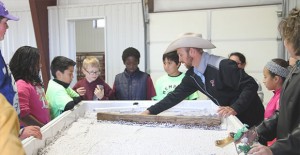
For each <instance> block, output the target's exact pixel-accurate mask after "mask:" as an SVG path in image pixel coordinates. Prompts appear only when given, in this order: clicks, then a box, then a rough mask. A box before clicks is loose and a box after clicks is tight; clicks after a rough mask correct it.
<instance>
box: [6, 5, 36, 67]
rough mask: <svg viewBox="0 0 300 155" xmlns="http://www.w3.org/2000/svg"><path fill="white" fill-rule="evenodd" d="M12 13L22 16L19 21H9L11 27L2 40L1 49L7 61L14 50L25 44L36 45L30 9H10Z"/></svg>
mask: <svg viewBox="0 0 300 155" xmlns="http://www.w3.org/2000/svg"><path fill="white" fill-rule="evenodd" d="M10 14H12V15H14V16H17V17H19V18H20V20H19V21H8V26H9V29H8V30H7V31H6V34H5V38H4V40H3V41H2V42H1V50H2V54H3V56H4V59H5V61H6V63H8V62H9V60H10V58H11V57H12V56H13V54H14V52H15V51H16V50H17V49H18V48H19V47H20V46H24V45H29V46H33V47H36V46H37V45H36V41H35V35H34V30H33V23H32V18H31V13H30V10H27V11H10Z"/></svg>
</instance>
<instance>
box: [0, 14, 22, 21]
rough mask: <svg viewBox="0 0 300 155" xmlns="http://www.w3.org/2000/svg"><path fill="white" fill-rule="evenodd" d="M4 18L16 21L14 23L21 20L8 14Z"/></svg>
mask: <svg viewBox="0 0 300 155" xmlns="http://www.w3.org/2000/svg"><path fill="white" fill-rule="evenodd" d="M3 17H5V18H7V19H8V20H14V21H18V20H19V18H18V17H15V16H13V15H10V14H7V15H5V16H3Z"/></svg>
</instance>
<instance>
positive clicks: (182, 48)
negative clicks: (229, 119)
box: [142, 33, 264, 127]
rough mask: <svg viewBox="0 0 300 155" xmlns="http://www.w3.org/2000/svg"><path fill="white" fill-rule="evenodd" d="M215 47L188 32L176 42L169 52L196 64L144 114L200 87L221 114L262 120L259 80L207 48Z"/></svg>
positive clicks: (247, 120)
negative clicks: (173, 88)
mask: <svg viewBox="0 0 300 155" xmlns="http://www.w3.org/2000/svg"><path fill="white" fill-rule="evenodd" d="M212 48H215V46H214V45H213V44H212V43H211V42H209V41H208V40H205V39H203V38H202V36H201V34H195V33H186V34H184V35H181V36H180V37H179V38H178V39H176V40H175V41H173V42H172V43H171V44H170V45H169V46H168V48H167V50H166V52H165V53H168V52H171V51H174V50H177V53H178V55H179V61H180V62H182V63H185V65H186V66H192V67H191V68H189V70H188V71H187V72H186V75H185V77H184V78H183V79H182V82H181V84H180V85H178V86H177V87H176V89H175V90H174V91H173V92H171V93H169V94H168V95H167V96H166V97H165V98H164V99H163V100H161V101H160V102H158V103H157V104H155V105H153V106H151V107H149V108H148V109H147V110H146V111H144V112H143V113H142V114H158V113H160V112H162V111H164V110H166V109H169V108H171V107H173V106H175V105H176V104H178V103H179V102H181V101H182V100H183V99H184V98H186V97H187V96H189V95H191V94H192V93H194V92H195V91H197V90H199V91H200V92H202V93H203V94H205V95H206V96H207V97H209V98H210V99H211V100H212V101H213V102H214V103H215V104H217V105H218V106H219V109H218V113H219V115H220V116H224V117H226V116H229V115H235V116H237V117H238V118H239V119H240V121H241V122H242V123H245V124H248V125H249V127H252V126H254V125H258V124H259V123H261V122H262V121H263V119H264V106H263V104H262V103H261V100H260V99H259V97H258V95H257V93H256V92H257V89H258V85H257V83H256V82H255V80H254V79H253V78H252V77H251V76H249V75H248V74H247V73H245V71H244V70H242V69H239V68H238V66H237V63H236V62H235V61H232V60H229V59H226V58H224V57H220V56H215V55H211V54H209V53H207V52H204V51H203V49H212Z"/></svg>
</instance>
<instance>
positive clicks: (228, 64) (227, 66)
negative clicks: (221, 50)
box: [220, 59, 258, 114]
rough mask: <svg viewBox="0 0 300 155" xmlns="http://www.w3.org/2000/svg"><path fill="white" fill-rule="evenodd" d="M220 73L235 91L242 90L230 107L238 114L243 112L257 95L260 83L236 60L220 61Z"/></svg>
mask: <svg viewBox="0 0 300 155" xmlns="http://www.w3.org/2000/svg"><path fill="white" fill-rule="evenodd" d="M220 74H221V77H222V80H223V82H224V84H225V85H226V86H227V87H231V88H232V89H233V90H235V91H240V92H241V93H240V95H239V97H238V99H237V100H236V101H235V103H233V104H232V105H231V106H230V107H231V108H232V109H234V110H235V112H236V113H237V114H240V113H243V112H244V111H245V110H246V109H248V107H249V106H250V105H251V102H252V101H253V100H252V99H253V98H254V97H257V89H258V85H257V83H256V81H255V80H254V79H253V78H252V77H251V76H249V75H248V74H247V73H246V72H245V71H244V70H243V69H239V68H238V66H237V65H236V63H235V62H234V61H231V60H228V59H224V60H223V61H221V63H220Z"/></svg>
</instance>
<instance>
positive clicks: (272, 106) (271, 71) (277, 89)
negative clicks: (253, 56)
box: [263, 58, 289, 146]
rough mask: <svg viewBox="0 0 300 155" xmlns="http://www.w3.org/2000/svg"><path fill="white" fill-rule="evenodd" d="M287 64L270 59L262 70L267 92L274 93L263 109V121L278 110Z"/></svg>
mask: <svg viewBox="0 0 300 155" xmlns="http://www.w3.org/2000/svg"><path fill="white" fill-rule="evenodd" d="M288 67H289V64H288V63H287V61H285V60H283V59H279V58H277V59H272V61H270V62H268V63H267V64H266V66H265V68H264V71H263V74H264V84H265V86H266V88H267V89H268V90H271V91H273V92H274V95H273V97H272V98H271V99H270V101H269V102H268V104H267V106H266V109H265V119H269V118H270V117H272V116H273V115H274V113H275V111H276V110H279V98H280V93H281V89H282V85H283V82H284V80H285V78H286V77H287V75H288V74H289V70H288ZM273 143H274V141H269V142H268V146H271V145H272V144H273Z"/></svg>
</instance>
